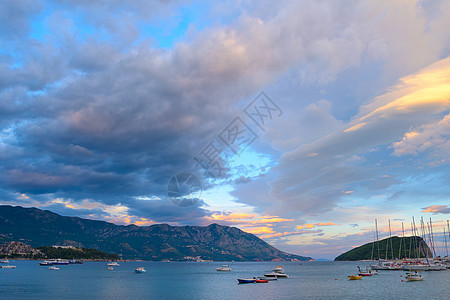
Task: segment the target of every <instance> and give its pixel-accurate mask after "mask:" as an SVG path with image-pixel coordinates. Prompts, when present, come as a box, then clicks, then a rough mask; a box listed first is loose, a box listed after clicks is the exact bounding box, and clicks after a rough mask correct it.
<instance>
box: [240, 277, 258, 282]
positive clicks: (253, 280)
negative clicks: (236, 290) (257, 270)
mask: <svg viewBox="0 0 450 300" xmlns="http://www.w3.org/2000/svg"><path fill="white" fill-rule="evenodd" d="M238 282H239V283H255V279H243V278H239V279H238Z"/></svg>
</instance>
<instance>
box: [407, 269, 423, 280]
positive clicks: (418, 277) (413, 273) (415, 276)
mask: <svg viewBox="0 0 450 300" xmlns="http://www.w3.org/2000/svg"><path fill="white" fill-rule="evenodd" d="M405 278H406V280H407V281H421V280H423V275H422V274H420V273H419V272H418V271H415V270H410V271H409V273H408V275H406V276H405Z"/></svg>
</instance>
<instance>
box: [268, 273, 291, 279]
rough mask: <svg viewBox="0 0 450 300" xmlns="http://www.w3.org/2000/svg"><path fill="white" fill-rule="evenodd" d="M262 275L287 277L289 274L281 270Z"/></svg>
mask: <svg viewBox="0 0 450 300" xmlns="http://www.w3.org/2000/svg"><path fill="white" fill-rule="evenodd" d="M264 277H276V278H289V275H288V274H286V273H281V272H270V273H266V274H264Z"/></svg>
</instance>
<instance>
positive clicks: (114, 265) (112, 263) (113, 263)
mask: <svg viewBox="0 0 450 300" xmlns="http://www.w3.org/2000/svg"><path fill="white" fill-rule="evenodd" d="M118 266H120V265H119V263H118V262H117V261H113V262H111V263H109V264H108V267H118Z"/></svg>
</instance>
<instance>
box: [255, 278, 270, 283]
mask: <svg viewBox="0 0 450 300" xmlns="http://www.w3.org/2000/svg"><path fill="white" fill-rule="evenodd" d="M268 282H269V280H267V279H255V283H268Z"/></svg>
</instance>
